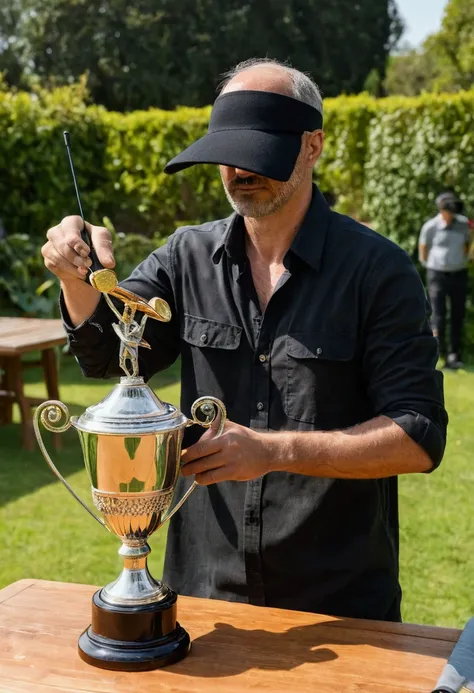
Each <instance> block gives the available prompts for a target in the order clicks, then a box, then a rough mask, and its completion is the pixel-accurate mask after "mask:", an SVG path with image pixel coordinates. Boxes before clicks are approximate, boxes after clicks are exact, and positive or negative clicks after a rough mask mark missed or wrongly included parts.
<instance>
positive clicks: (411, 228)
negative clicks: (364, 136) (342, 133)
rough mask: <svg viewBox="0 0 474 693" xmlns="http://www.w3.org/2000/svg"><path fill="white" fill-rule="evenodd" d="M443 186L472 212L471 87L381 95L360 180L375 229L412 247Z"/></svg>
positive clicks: (473, 121) (473, 142)
mask: <svg viewBox="0 0 474 693" xmlns="http://www.w3.org/2000/svg"><path fill="white" fill-rule="evenodd" d="M446 188H452V189H454V190H455V191H456V192H457V193H458V194H459V195H461V197H462V199H463V200H464V201H465V204H466V211H467V212H468V213H469V214H470V215H472V214H474V92H464V93H460V94H455V95H454V94H442V95H433V94H430V95H424V96H422V97H418V98H395V97H394V98H390V99H386V100H382V101H380V102H379V104H378V107H377V109H376V110H375V111H374V116H373V118H372V120H371V122H370V128H369V134H368V143H367V158H366V163H365V181H364V200H365V210H366V212H367V214H368V216H369V218H371V219H373V220H374V222H375V223H376V226H377V229H378V230H379V231H380V232H381V233H383V234H385V235H387V236H389V237H390V238H392V239H393V240H394V241H396V242H397V243H399V244H400V245H402V246H403V247H404V248H405V249H406V250H408V251H409V252H412V253H413V252H414V251H415V249H416V245H417V238H418V234H419V231H420V228H421V226H422V224H423V222H424V221H425V220H426V219H427V218H429V217H431V216H434V214H435V213H436V212H435V208H434V198H435V197H436V195H437V194H439V193H440V192H441V191H442V190H443V189H446Z"/></svg>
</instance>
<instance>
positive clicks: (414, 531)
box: [0, 357, 474, 627]
mask: <svg viewBox="0 0 474 693" xmlns="http://www.w3.org/2000/svg"><path fill="white" fill-rule="evenodd" d="M26 377H27V386H26V389H27V392H28V393H29V394H31V395H35V396H37V397H45V398H46V393H45V390H44V388H43V385H42V383H41V381H40V379H39V378H40V374H39V372H37V371H34V370H31V371H28V372H27V374H26ZM178 377H179V373H178V369H177V366H175V367H173V368H172V369H170V370H169V371H167V372H166V373H164V374H161V375H160V376H157V377H156V378H154V380H153V381H152V385H153V387H154V388H155V389H156V390H157V392H158V393H159V395H160V397H161V398H162V399H164V400H166V401H169V402H172V403H173V404H178V399H179V383H178ZM60 381H61V398H62V400H63V401H64V402H65V403H66V404H68V406H69V408H70V410H71V411H72V412H73V413H81V412H82V411H83V410H84V408H85V407H86V406H88V405H89V404H92V403H95V402H97V401H99V399H101V398H102V397H104V396H105V395H106V394H107V392H109V391H110V388H111V384H112V383H111V381H105V382H100V381H90V380H89V381H87V380H85V379H84V378H82V376H81V374H80V372H79V369H78V367H77V365H76V363H75V361H74V360H73V359H71V358H69V357H63V359H62V363H61V377H60ZM445 381H446V400H447V407H448V411H449V414H450V426H449V441H448V448H447V451H446V455H445V459H444V461H443V464H442V465H441V467H440V469H439V470H437V471H436V472H435V473H434V474H431V475H413V476H406V477H403V478H401V479H400V521H401V537H400V539H401V580H402V586H403V590H404V601H403V617H404V620H405V621H410V622H416V623H425V624H436V625H446V626H455V627H460V626H463V625H464V624H465V623H466V621H467V620H468V619H469V618H470V617H471V616H472V615H473V613H474V591H473V589H472V586H471V575H473V574H474V551H472V544H473V539H474V536H473V534H474V528H473V527H472V519H471V518H472V517H473V510H472V498H473V497H474V466H473V461H474V427H473V423H472V419H473V417H472V413H471V412H472V411H473V410H474V369H473V370H469V371H466V372H458V373H451V372H448V373H447V374H446V376H445ZM45 437H46V439H47V437H48V434H46V436H45ZM47 442H48V444H49V447H50V450H51V451H52V456H53V459H54V460H56V461H57V464H58V466H59V467H60V469H61V470H62V471H63V473H64V475H65V476H66V477H67V479H68V481H69V482H70V483H71V484H72V485H73V486H74V488H75V489H76V490H77V491H78V492H79V493H80V494H81V495H82V497H83V498H84V499H89V498H90V487H89V484H88V481H87V478H86V474H85V471H84V468H83V462H82V453H81V451H80V448H79V442H78V439H77V434H76V433H75V431H73V430H69V431H67V432H66V433H64V434H63V442H64V448H63V450H62V451H61V452H60V453H55V452H54V449H53V448H52V446H51V443H50V441H49V440H47ZM0 529H1V536H2V548H3V557H4V558H3V560H2V561H1V562H0V586H3V585H5V584H8V583H10V582H13V581H14V580H18V579H20V578H25V577H28V578H32V577H34V578H45V579H51V580H63V581H68V582H83V583H91V584H98V585H103V584H105V583H106V582H107V581H109V580H112V579H113V578H114V577H116V576H117V574H118V570H119V568H120V560H119V558H118V556H117V554H116V550H118V548H119V542H118V540H115V539H114V537H112V536H111V535H110V534H108V533H107V532H106V531H104V530H103V529H102V528H101V527H99V525H98V524H96V523H95V522H94V521H93V520H92V518H90V517H89V516H88V515H87V514H86V513H85V512H84V510H83V509H82V508H81V507H80V506H79V504H78V503H76V501H75V500H74V499H73V498H72V497H71V496H69V494H68V493H67V491H66V490H65V489H64V488H63V487H62V485H61V484H60V483H59V482H58V481H56V480H55V478H54V477H53V475H52V474H51V472H50V470H49V469H48V467H47V465H46V463H45V462H44V460H43V458H42V456H41V454H40V452H39V451H36V450H35V451H34V452H30V453H28V452H25V451H23V450H21V448H20V427H19V425H18V424H17V423H14V424H12V425H10V426H4V427H2V428H0ZM165 541H166V531H165V529H164V528H163V529H162V530H160V531H159V532H158V533H156V534H155V535H154V536H153V537H152V539H151V546H152V554H151V557H150V567H151V570H152V573H153V574H154V575H155V576H157V577H159V576H160V575H161V571H162V561H163V550H164V546H165Z"/></svg>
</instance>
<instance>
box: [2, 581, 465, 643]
mask: <svg viewBox="0 0 474 693" xmlns="http://www.w3.org/2000/svg"><path fill="white" fill-rule="evenodd" d="M41 585H44V586H48V585H51V586H53V585H54V586H59V585H61V586H70V587H72V588H74V587H79V588H81V589H84V590H90V591H91V596H92V593H93V591H95V590H97V589H100V587H98V586H95V585H89V584H84V583H79V582H62V581H60V580H42V579H38V578H23V579H21V580H17V581H16V582H12V583H11V584H9V585H7V586H6V587H3V588H2V589H0V604H5V603H6V602H8V601H9V600H10V599H12V598H13V597H15V596H17V595H18V594H20V593H21V592H23V591H25V590H27V589H29V588H31V587H35V586H41ZM179 600H180V601H181V602H187V603H190V602H192V601H196V602H200V603H202V602H203V601H215V600H206V599H203V598H202V597H187V596H179ZM224 603H225V604H234V603H236V602H225V601H224ZM239 606H241V607H246V608H251V609H261V608H265V609H266V610H267V611H268V610H270V611H272V612H274V613H278V612H281V614H282V616H283V614H289V613H290V614H291V613H296V614H298V613H299V614H304V615H305V617H308V612H302V611H295V610H290V609H279V608H276V607H255V606H253V605H251V604H243V603H240V604H239ZM314 615H315V616H317V617H320V618H324V619H325V621H324V626H325V627H328V628H340V627H343V628H347V629H355V630H359V631H369V632H374V631H375V632H378V633H382V634H383V633H385V634H387V635H399V636H404V637H414V638H423V639H427V640H437V641H443V642H449V643H456V642H457V641H458V640H459V637H460V635H461V632H462V630H461V629H459V628H449V627H446V626H434V625H422V624H418V623H395V622H392V621H373V620H368V619H367V620H365V619H351V618H343V619H342V618H337V617H334V616H327V615H326V614H314Z"/></svg>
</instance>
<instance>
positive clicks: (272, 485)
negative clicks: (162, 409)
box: [63, 189, 447, 619]
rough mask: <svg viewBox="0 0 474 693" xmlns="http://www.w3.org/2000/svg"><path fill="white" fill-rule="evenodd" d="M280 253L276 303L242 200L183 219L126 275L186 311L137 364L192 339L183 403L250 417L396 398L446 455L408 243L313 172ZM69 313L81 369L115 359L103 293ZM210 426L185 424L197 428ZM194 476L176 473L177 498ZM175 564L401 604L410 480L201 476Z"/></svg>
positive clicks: (396, 411) (193, 575) (396, 407)
mask: <svg viewBox="0 0 474 693" xmlns="http://www.w3.org/2000/svg"><path fill="white" fill-rule="evenodd" d="M284 265H285V268H286V270H285V272H284V274H283V276H282V277H281V279H280V281H279V283H278V286H277V288H276V290H275V292H274V294H273V295H272V297H271V299H270V301H269V303H268V306H267V308H266V310H265V313H264V314H262V312H261V310H260V307H259V302H258V299H257V295H256V292H255V288H254V285H253V282H252V277H251V271H250V267H249V263H248V260H247V257H246V252H245V229H244V224H243V220H242V218H241V217H239V216H238V215H232V216H231V217H229V218H228V219H224V220H221V221H215V222H210V223H207V224H203V225H202V226H196V227H186V228H182V229H179V230H178V231H176V233H174V234H173V235H172V236H171V237H170V238H169V240H168V243H167V244H166V245H165V246H163V247H161V248H159V249H158V250H156V251H155V252H153V253H152V254H151V255H150V256H149V257H148V258H147V259H146V260H145V261H144V262H143V263H142V264H141V265H139V267H138V268H137V269H136V270H135V271H134V272H133V274H132V275H131V277H130V278H129V279H127V280H126V281H124V282H123V283H122V284H123V286H125V287H127V288H128V289H130V290H132V291H134V292H136V293H138V294H140V295H142V296H143V297H145V298H146V299H150V298H151V297H153V296H161V297H162V298H165V299H166V300H167V301H168V302H169V304H170V306H171V309H172V311H173V318H172V320H171V322H170V323H168V324H165V323H158V322H156V321H153V320H149V321H148V323H147V327H146V332H145V335H144V336H145V339H146V340H147V341H148V342H149V343H150V344H151V346H152V350H151V351H148V350H146V349H141V350H140V352H141V354H140V356H141V362H140V367H141V373H142V374H143V375H145V377H146V378H149V377H151V376H152V375H153V374H154V373H155V372H157V371H159V370H161V369H164V368H166V367H167V366H169V365H170V364H171V363H172V362H173V361H175V359H176V358H177V357H178V356H179V355H180V356H181V364H182V395H181V408H182V410H183V412H184V413H185V414H187V415H189V413H190V409H191V405H192V403H193V401H194V400H195V399H196V398H197V397H199V396H202V395H214V396H215V397H219V398H220V399H222V400H223V402H224V403H225V405H226V407H227V410H228V415H229V418H230V419H231V420H233V421H236V422H237V423H239V424H242V425H244V426H249V427H251V428H252V429H254V430H260V431H282V430H288V431H314V430H331V429H341V428H345V427H350V426H355V425H357V424H359V423H361V422H364V421H367V420H368V419H371V418H372V417H376V416H378V415H385V416H388V417H390V418H391V419H393V420H394V421H396V422H397V424H398V425H399V426H401V427H402V428H403V429H404V430H405V431H406V432H407V433H408V435H410V436H411V437H412V438H413V439H414V440H415V441H416V442H417V443H419V444H420V445H421V446H422V447H423V448H424V449H425V450H426V451H427V453H428V454H429V456H430V457H431V459H432V461H433V467H435V466H436V465H437V464H438V463H439V462H440V461H441V458H442V455H443V452H444V446H445V438H446V423H447V417H446V413H445V410H444V405H443V388H442V375H441V373H439V372H438V371H436V369H435V365H436V360H437V345H436V341H435V339H434V338H433V336H432V333H431V330H430V328H429V324H428V304H427V300H426V295H425V291H424V289H423V286H422V283H421V281H420V278H419V275H418V273H417V271H416V270H415V268H414V266H413V264H412V262H411V261H410V259H409V257H408V256H407V255H406V254H405V252H403V251H402V250H401V249H400V248H398V247H397V246H395V245H394V244H393V243H391V242H390V241H388V240H387V239H385V238H383V237H381V236H379V235H378V234H376V233H375V232H374V231H372V230H370V229H368V228H366V227H365V226H362V225H360V224H358V223H356V222H355V221H353V220H351V219H349V218H348V217H345V216H341V215H339V214H337V213H335V212H333V211H331V210H330V209H329V207H328V206H327V204H326V202H325V200H324V199H323V197H322V196H321V194H320V193H319V191H318V190H317V189H315V190H314V194H313V200H312V204H311V207H310V209H309V211H308V213H307V215H306V218H305V220H304V223H303V224H302V226H301V228H300V229H299V231H298V233H297V235H296V237H295V239H294V241H293V243H292V246H291V248H290V250H289V251H288V253H287V255H286V257H285V259H284ZM63 311H64V308H63ZM64 315H65V320H66V326H67V329H68V332H69V335H70V343H71V349H72V351H73V353H74V354H75V355H76V357H77V358H78V360H79V363H80V365H81V367H82V369H83V372H84V373H85V375H87V376H92V377H100V378H102V377H108V376H111V375H118V374H119V373H120V370H119V368H118V356H117V353H118V340H117V337H116V335H115V333H114V332H113V330H112V327H111V323H112V322H113V321H114V318H113V316H112V314H111V312H110V310H109V309H108V307H107V306H106V304H105V302H104V301H103V300H102V302H101V303H100V304H99V306H98V308H97V310H96V312H95V314H94V315H93V316H92V317H91V318H90V319H89V320H88V321H87V322H86V323H84V324H83V325H81V326H79V327H77V328H76V329H71V327H70V326H68V325H67V321H68V319H67V315H66V314H64ZM193 432H194V433H193ZM196 434H198V435H199V433H198V431H197V427H193V428H191V429H188V431H187V433H186V436H190V435H194V438H191V437H187V439H185V444H189V443H191V442H193V441H194V440H196ZM360 464H361V465H363V461H361V462H360ZM189 484H190V479H189V478H187V479H184V478H183V477H181V478H180V481H179V483H178V487H177V492H176V498H180V497H181V496H182V494H183V492H184V491H185V489H186V488H187V487H188V486H189ZM165 580H166V581H167V583H168V584H169V585H170V586H171V587H172V588H173V589H175V590H176V591H178V592H179V593H181V594H188V595H195V596H201V597H211V598H218V599H227V600H236V601H243V602H250V603H252V604H260V605H268V606H276V607H284V608H292V609H300V610H305V611H315V612H323V613H329V614H334V615H342V616H353V617H365V618H378V619H399V618H400V587H399V583H398V510H397V480H396V478H390V479H373V480H371V479H361V480H353V479H347V480H346V479H327V478H318V477H310V476H303V475H300V474H292V473H286V472H273V473H270V474H267V475H265V476H263V477H260V478H258V479H253V480H252V481H248V482H236V481H229V482H224V483H219V484H216V485H211V486H208V487H199V488H198V489H197V490H196V491H195V492H194V493H193V494H192V495H191V497H190V498H189V500H188V501H187V503H185V505H184V506H183V508H182V509H181V510H180V511H179V512H178V513H177V514H176V515H175V516H174V518H173V519H172V520H171V523H170V527H169V533H168V543H167V550H166V561H165Z"/></svg>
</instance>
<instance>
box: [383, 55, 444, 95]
mask: <svg viewBox="0 0 474 693" xmlns="http://www.w3.org/2000/svg"><path fill="white" fill-rule="evenodd" d="M438 74H439V73H438V66H437V61H436V57H435V56H434V55H433V53H432V52H424V51H417V50H414V49H412V50H409V51H407V52H406V53H402V54H400V55H394V56H391V57H390V59H389V62H388V67H387V75H386V78H385V91H386V93H387V94H389V95H390V94H404V95H405V96H417V95H418V94H421V93H422V92H423V91H432V90H433V87H434V83H435V80H436V79H437V77H438Z"/></svg>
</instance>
